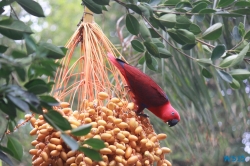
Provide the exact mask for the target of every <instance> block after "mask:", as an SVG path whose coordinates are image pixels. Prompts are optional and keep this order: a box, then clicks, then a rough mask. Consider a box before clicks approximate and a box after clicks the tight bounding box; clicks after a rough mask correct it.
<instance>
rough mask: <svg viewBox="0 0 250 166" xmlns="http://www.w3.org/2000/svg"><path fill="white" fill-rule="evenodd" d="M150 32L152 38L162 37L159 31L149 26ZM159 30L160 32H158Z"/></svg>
mask: <svg viewBox="0 0 250 166" xmlns="http://www.w3.org/2000/svg"><path fill="white" fill-rule="evenodd" d="M149 31H150V34H151V36H152V38H160V37H161V36H160V35H159V34H158V33H159V32H158V31H155V30H154V29H153V28H149ZM157 32H158V33H157Z"/></svg>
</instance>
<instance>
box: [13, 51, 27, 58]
mask: <svg viewBox="0 0 250 166" xmlns="http://www.w3.org/2000/svg"><path fill="white" fill-rule="evenodd" d="M11 56H12V57H13V58H16V59H17V58H26V57H28V55H27V54H26V53H25V52H23V51H19V50H13V51H12V53H11Z"/></svg>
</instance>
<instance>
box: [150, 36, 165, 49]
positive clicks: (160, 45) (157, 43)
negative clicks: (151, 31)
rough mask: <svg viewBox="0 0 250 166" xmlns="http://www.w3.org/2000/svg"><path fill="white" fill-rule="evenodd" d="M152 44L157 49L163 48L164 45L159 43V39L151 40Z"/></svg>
mask: <svg viewBox="0 0 250 166" xmlns="http://www.w3.org/2000/svg"><path fill="white" fill-rule="evenodd" d="M152 42H153V43H154V44H155V45H156V46H157V47H158V48H159V47H161V48H165V46H164V44H163V43H162V41H160V40H159V39H156V38H153V39H152Z"/></svg>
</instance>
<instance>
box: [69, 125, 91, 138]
mask: <svg viewBox="0 0 250 166" xmlns="http://www.w3.org/2000/svg"><path fill="white" fill-rule="evenodd" d="M91 128H92V125H91V124H84V125H81V126H79V127H77V128H75V129H73V130H71V134H73V135H75V136H83V135H87V134H88V133H89V132H90V130H91Z"/></svg>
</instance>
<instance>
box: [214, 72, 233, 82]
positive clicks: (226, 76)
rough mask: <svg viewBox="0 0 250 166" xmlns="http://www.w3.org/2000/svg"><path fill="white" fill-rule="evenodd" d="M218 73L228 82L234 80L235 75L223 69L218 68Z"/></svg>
mask: <svg viewBox="0 0 250 166" xmlns="http://www.w3.org/2000/svg"><path fill="white" fill-rule="evenodd" d="M216 71H217V73H218V74H219V76H220V77H221V78H222V79H223V80H224V81H226V82H228V83H232V82H233V77H232V76H231V75H230V74H228V73H227V72H225V71H223V70H216Z"/></svg>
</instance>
